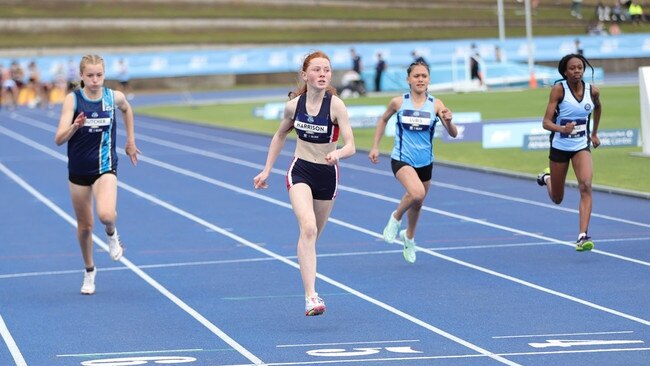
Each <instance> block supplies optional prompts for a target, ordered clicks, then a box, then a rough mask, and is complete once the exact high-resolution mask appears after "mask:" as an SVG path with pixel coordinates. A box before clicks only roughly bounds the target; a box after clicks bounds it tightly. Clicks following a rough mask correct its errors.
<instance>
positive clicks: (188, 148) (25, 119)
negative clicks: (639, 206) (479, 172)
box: [17, 116, 650, 267]
mask: <svg viewBox="0 0 650 366" xmlns="http://www.w3.org/2000/svg"><path fill="white" fill-rule="evenodd" d="M21 117H22V116H21ZM17 119H18V120H19V121H21V122H23V123H25V124H28V125H32V126H34V127H38V128H41V129H45V130H48V131H54V128H53V127H52V126H50V125H47V124H45V123H43V122H40V121H36V120H33V119H31V118H29V117H22V118H17ZM138 139H139V140H143V141H148V142H150V143H153V144H158V145H161V146H165V147H169V148H173V149H177V150H180V151H185V152H189V153H192V154H197V155H200V156H205V157H208V158H212V159H217V160H223V161H227V162H230V163H233V164H239V165H242V166H246V167H250V168H254V169H257V170H261V169H263V168H264V166H263V165H261V164H256V163H252V162H249V161H246V160H242V159H238V158H232V157H229V156H225V155H222V154H217V153H212V152H209V151H205V150H202V149H197V148H194V147H191V146H187V145H181V144H177V143H174V142H169V141H167V140H162V139H159V138H155V137H149V136H146V135H143V134H138ZM152 161H157V160H155V159H154V160H152ZM175 168H176V167H174V166H173V165H170V164H169V167H168V168H167V169H171V170H173V169H175ZM176 169H182V168H176ZM359 169H360V170H366V169H370V170H373V169H371V168H366V167H360V168H359ZM183 170H184V169H183ZM185 171H186V172H188V173H183V174H185V175H188V176H193V174H192V173H193V172H189V171H187V170H185ZM373 171H374V172H376V173H377V174H388V173H387V172H383V171H380V170H376V169H375V170H373ZM272 172H273V173H275V174H279V175H283V176H284V175H285V174H286V172H285V171H284V170H280V169H273V170H272ZM197 179H198V178H197ZM338 187H339V189H340V190H342V191H348V192H352V193H356V194H359V195H362V196H366V197H371V198H376V199H379V200H383V201H387V202H391V203H399V200H398V199H394V198H390V197H387V196H384V195H381V194H375V193H372V192H368V191H365V190H361V189H356V188H353V187H347V186H345V185H339V186H338ZM224 188H227V187H224ZM478 192H481V191H476V192H475V193H478ZM483 193H484V194H485V195H491V193H489V192H483ZM488 193H489V194H488ZM503 198H504V199H505V198H508V197H506V196H503ZM517 200H521V201H522V202H526V203H531V204H532V203H535V204H538V203H537V202H534V201H528V200H523V199H517ZM539 205H542V206H544V205H546V206H548V207H551V208H555V206H552V205H547V204H539ZM422 210H423V211H428V212H432V213H436V214H440V215H443V216H447V217H452V218H457V219H459V220H463V221H469V222H472V223H475V224H478V225H483V226H488V227H492V228H494V229H497V230H502V231H507V232H511V233H515V234H518V235H522V236H528V237H533V238H536V239H540V240H544V241H547V242H551V243H555V244H561V245H565V246H570V247H572V248H573V247H574V246H575V244H574V243H572V242H566V241H562V240H557V239H554V238H550V237H546V236H542V235H536V234H534V233H530V232H526V231H522V230H518V229H515V228H511V227H507V226H504V225H499V224H492V223H490V222H488V221H486V220H481V219H475V218H470V217H468V216H463V215H457V214H454V213H452V212H448V211H443V210H438V209H434V208H431V207H429V206H422ZM562 210H565V209H564V208H562ZM566 210H569V209H566ZM574 211H575V212H577V210H574ZM592 216H594V217H596V215H595V214H593V213H592ZM603 218H606V217H603ZM611 218H612V219H615V218H613V217H611ZM615 221H620V222H625V223H628V224H633V225H638V226H644V227H650V224H645V223H639V222H634V221H629V220H622V219H617V220H615ZM591 252H593V253H598V254H601V255H605V256H609V257H612V258H616V259H620V260H623V261H628V262H632V263H636V264H640V265H643V266H647V267H650V262H646V261H642V260H639V259H636V258H630V257H627V256H623V255H619V254H615V253H610V252H607V251H603V250H600V249H594V250H592V251H591Z"/></svg>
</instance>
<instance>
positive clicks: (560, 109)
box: [549, 80, 595, 162]
mask: <svg viewBox="0 0 650 366" xmlns="http://www.w3.org/2000/svg"><path fill="white" fill-rule="evenodd" d="M582 83H583V84H584V92H583V95H582V99H581V100H578V99H577V98H576V96H575V95H574V94H573V92H572V91H571V88H569V85H568V84H567V81H566V80H562V87H563V88H564V96H563V97H562V100H561V101H560V103H558V105H557V107H556V108H555V113H554V115H553V121H554V122H555V124H556V125H558V126H565V125H566V124H567V123H571V122H575V127H574V129H573V131H572V132H571V133H568V134H567V133H559V132H552V133H551V136H550V140H551V153H550V156H549V158H550V159H551V160H552V161H556V162H568V161H569V159H570V158H571V157H572V156H573V155H575V154H576V153H577V152H578V151H582V150H589V145H590V143H591V140H590V133H589V123H590V120H591V112H592V111H593V109H594V107H595V105H594V102H593V100H592V99H591V85H590V84H589V83H585V82H584V81H583V82H582Z"/></svg>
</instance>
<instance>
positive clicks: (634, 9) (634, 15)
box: [628, 1, 644, 25]
mask: <svg viewBox="0 0 650 366" xmlns="http://www.w3.org/2000/svg"><path fill="white" fill-rule="evenodd" d="M628 13H629V14H630V20H631V21H632V23H633V24H636V25H640V24H641V22H642V21H643V20H644V19H643V7H641V4H639V3H638V2H636V1H633V2H632V3H631V4H630V8H629V9H628Z"/></svg>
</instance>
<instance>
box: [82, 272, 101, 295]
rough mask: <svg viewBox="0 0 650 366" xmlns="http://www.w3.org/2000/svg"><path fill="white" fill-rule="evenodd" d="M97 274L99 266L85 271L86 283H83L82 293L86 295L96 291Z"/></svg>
mask: <svg viewBox="0 0 650 366" xmlns="http://www.w3.org/2000/svg"><path fill="white" fill-rule="evenodd" d="M96 274H97V267H95V268H93V270H92V271H90V272H88V271H86V272H85V273H84V283H83V285H81V293H82V294H84V295H92V294H94V293H95V275H96Z"/></svg>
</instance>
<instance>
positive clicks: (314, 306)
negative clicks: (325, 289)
mask: <svg viewBox="0 0 650 366" xmlns="http://www.w3.org/2000/svg"><path fill="white" fill-rule="evenodd" d="M324 312H325V301H323V299H321V298H320V297H318V294H314V296H311V297H306V298H305V315H306V316H315V315H321V314H322V313H324Z"/></svg>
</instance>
